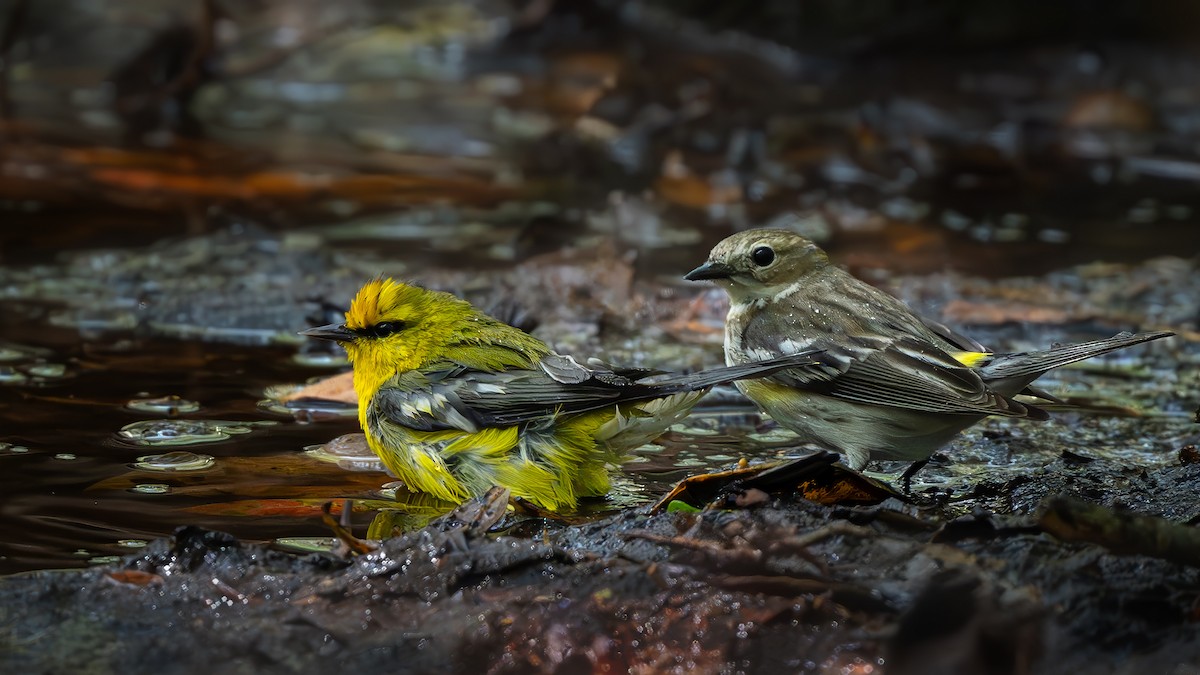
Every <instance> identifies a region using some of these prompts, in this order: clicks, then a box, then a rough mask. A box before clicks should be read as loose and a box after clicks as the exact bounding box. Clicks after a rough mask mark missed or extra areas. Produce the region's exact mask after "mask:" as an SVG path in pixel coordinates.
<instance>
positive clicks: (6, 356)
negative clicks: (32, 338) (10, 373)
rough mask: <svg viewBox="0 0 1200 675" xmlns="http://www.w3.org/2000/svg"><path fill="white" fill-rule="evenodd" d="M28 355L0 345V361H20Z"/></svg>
mask: <svg viewBox="0 0 1200 675" xmlns="http://www.w3.org/2000/svg"><path fill="white" fill-rule="evenodd" d="M28 356H29V355H28V354H27V353H25V352H23V351H21V350H19V349H14V348H12V347H0V361H20V360H22V359H25V358H27V357H28Z"/></svg>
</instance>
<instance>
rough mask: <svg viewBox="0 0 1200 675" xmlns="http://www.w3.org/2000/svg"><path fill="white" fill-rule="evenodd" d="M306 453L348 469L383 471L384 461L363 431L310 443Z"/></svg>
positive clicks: (316, 458)
mask: <svg viewBox="0 0 1200 675" xmlns="http://www.w3.org/2000/svg"><path fill="white" fill-rule="evenodd" d="M304 454H306V455H308V456H309V457H312V458H313V459H315V460H318V461H321V462H331V463H333V464H337V465H338V467H340V468H342V469H345V470H346V471H383V470H384V468H383V462H382V461H381V460H380V459H379V456H378V455H376V454H375V453H374V452H371V448H370V447H369V446H367V437H366V436H365V435H363V434H361V433H355V434H346V435H344V436H338V437H337V438H335V439H333V440H332V441H329V442H328V443H324V444H322V445H310V446H308V447H306V448H305V449H304Z"/></svg>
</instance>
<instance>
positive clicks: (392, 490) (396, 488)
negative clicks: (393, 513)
mask: <svg viewBox="0 0 1200 675" xmlns="http://www.w3.org/2000/svg"><path fill="white" fill-rule="evenodd" d="M407 491H408V486H406V485H405V484H404V481H402V480H394V481H390V482H387V483H384V484H383V485H380V486H379V495H380V496H381V497H383V498H384V499H390V500H392V501H397V499H398V498H399V496H400V494H401V493H403V492H407Z"/></svg>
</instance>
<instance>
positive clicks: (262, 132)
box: [0, 0, 1200, 275]
mask: <svg viewBox="0 0 1200 675" xmlns="http://www.w3.org/2000/svg"><path fill="white" fill-rule="evenodd" d="M1197 25H1200V8H1197V7H1196V6H1195V5H1193V4H1192V3H1172V2H1150V3H1144V2H1134V1H1132V0H1130V1H1120V0H1112V1H1109V2H1082V1H1080V2H1063V3H1049V4H1047V3H1040V2H1034V1H1033V0H1025V1H1018V2H1010V3H987V2H974V3H960V2H949V1H939V0H916V1H914V0H907V1H900V0H896V1H886V0H878V1H869V2H868V1H861V2H858V1H852V2H840V1H835V0H828V1H821V0H806V1H804V2H786V1H778V2H771V1H767V2H755V3H724V2H721V3H718V2H705V1H702V0H691V1H685V0H679V1H675V2H671V1H666V0H664V1H662V2H648V1H642V0H628V1H620V0H579V1H568V0H558V1H556V0H475V1H470V0H450V1H446V2H441V1H432V0H430V1H429V2H421V1H410V2H366V1H362V0H347V1H345V2H338V3H332V4H331V3H325V2H319V1H317V0H253V1H250V2H222V1H221V0H207V1H206V0H130V1H127V2H121V3H93V2H85V1H82V0H79V1H72V0H38V1H37V2H32V1H29V0H5V1H4V2H2V3H0V64H2V70H0V121H2V126H0V131H2V134H3V137H2V142H3V145H2V149H0V153H2V158H3V164H2V167H0V217H2V218H3V220H4V223H5V227H4V228H3V230H2V231H0V261H3V262H5V263H14V262H20V261H25V260H40V259H44V258H45V256H46V255H47V253H48V252H50V251H55V250H61V249H62V248H64V247H84V246H95V245H99V244H104V245H111V244H114V243H120V244H122V245H127V244H135V243H140V244H145V243H149V242H152V241H156V240H158V239H161V238H163V237H166V236H169V235H178V234H182V233H197V232H205V231H213V230H214V229H219V228H221V227H226V226H228V225H229V223H230V222H231V221H236V222H241V223H253V224H254V225H255V226H257V227H262V228H266V229H270V230H284V229H291V228H296V227H297V226H302V225H313V224H327V223H338V224H341V225H343V226H345V225H346V224H347V223H350V222H353V223H355V224H356V225H357V227H354V228H348V227H343V230H342V231H341V233H340V234H339V236H341V237H343V238H350V237H354V238H357V239H360V240H368V239H375V240H379V241H383V242H395V241H397V240H404V241H409V242H418V243H419V248H420V249H423V251H422V252H425V253H428V252H429V251H431V250H432V251H437V252H440V253H439V256H440V257H446V256H450V257H449V258H448V259H446V260H444V261H442V260H439V261H437V262H439V263H441V262H444V263H446V264H457V265H461V264H463V263H464V262H465V260H464V256H465V257H469V258H471V261H472V262H479V261H481V259H482V260H499V261H511V260H515V259H520V258H523V257H528V256H530V255H533V254H537V253H541V252H545V251H548V250H555V249H557V248H560V247H562V246H563V245H564V244H567V243H572V244H577V243H578V242H579V241H580V240H581V239H582V238H584V237H586V236H588V235H589V234H592V235H595V234H602V235H606V236H610V237H614V238H616V239H617V240H619V241H620V242H623V243H625V244H628V245H629V246H630V247H632V248H636V249H638V250H641V251H650V250H652V251H655V252H656V253H655V256H654V260H655V266H656V269H657V268H658V266H659V265H661V264H665V263H667V262H669V264H670V265H672V266H673V268H674V267H676V266H677V267H678V268H680V269H682V268H684V267H689V266H690V265H691V264H692V263H693V262H694V261H695V260H696V255H697V254H698V253H702V252H703V251H705V250H707V247H708V245H709V244H711V243H712V242H713V241H715V240H717V239H719V238H720V237H721V236H723V235H725V234H728V233H729V232H730V231H733V230H736V229H744V228H747V227H751V226H763V225H781V224H782V225H783V226H788V227H795V228H797V229H801V230H802V231H804V232H806V233H808V234H810V235H811V236H813V237H814V238H816V239H818V240H821V241H823V242H824V243H826V244H827V245H830V246H831V247H833V248H835V249H836V248H838V247H844V248H846V249H847V256H845V257H844V258H843V259H844V260H846V261H847V262H848V263H849V264H852V265H856V264H862V265H873V264H879V262H880V261H878V260H877V259H876V258H875V256H877V255H879V254H881V253H886V254H887V255H888V256H889V259H888V260H887V266H888V267H892V268H897V267H899V268H902V269H907V270H915V271H926V270H936V269H942V268H945V267H947V266H950V267H958V268H961V269H969V270H971V271H973V272H976V273H984V274H989V275H1011V274H1019V273H1029V272H1042V271H1045V270H1047V269H1051V268H1054V267H1056V266H1062V265H1065V264H1070V263H1073V262H1079V261H1087V260H1093V259H1096V258H1104V259H1109V260H1112V259H1122V260H1130V259H1137V258H1140V257H1146V256H1151V255H1156V254H1161V253H1167V252H1170V253H1178V252H1180V251H1181V249H1184V248H1185V247H1186V248H1187V249H1188V250H1192V251H1194V250H1196V245H1197V242H1198V240H1200V235H1197V232H1198V231H1200V230H1198V229H1197V227H1196V221H1197V218H1198V216H1197V214H1196V208H1195V207H1196V206H1197V204H1196V195H1195V192H1196V191H1195V189H1194V188H1195V185H1196V183H1197V181H1200V161H1198V157H1197V148H1198V140H1200V112H1198V110H1200V109H1198V107H1197V105H1196V103H1197V101H1198V100H1200V86H1197V84H1196V82H1197V81H1200V55H1198V54H1197V53H1196V50H1195V49H1194V47H1193V45H1194V42H1195V37H1196V35H1195V32H1196V28H1195V26H1197ZM399 251H400V252H401V253H411V252H413V251H414V249H413V248H412V247H400V248H399ZM894 252H902V253H903V255H900V256H894V255H891V254H892V253H894ZM643 257H645V256H643ZM431 262H433V260H432V259H431Z"/></svg>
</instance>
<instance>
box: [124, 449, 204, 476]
mask: <svg viewBox="0 0 1200 675" xmlns="http://www.w3.org/2000/svg"><path fill="white" fill-rule="evenodd" d="M216 463H217V460H216V459H215V458H213V456H212V455H200V454H196V453H194V452H186V451H183V450H177V451H175V452H167V453H164V454H161V455H143V456H142V457H138V461H137V463H135V464H134V465H133V466H134V467H135V468H138V469H145V470H146V471H203V470H205V469H208V468H211V467H212V466H213V465H214V464H216Z"/></svg>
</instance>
